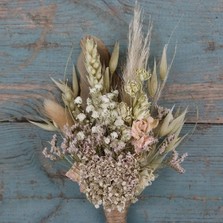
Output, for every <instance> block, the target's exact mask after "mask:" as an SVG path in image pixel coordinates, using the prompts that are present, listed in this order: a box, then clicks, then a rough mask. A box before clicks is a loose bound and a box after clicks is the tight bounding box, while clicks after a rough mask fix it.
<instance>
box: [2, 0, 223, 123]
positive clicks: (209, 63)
mask: <svg viewBox="0 0 223 223" xmlns="http://www.w3.org/2000/svg"><path fill="white" fill-rule="evenodd" d="M139 2H140V4H141V6H142V7H143V9H144V17H145V20H144V24H145V27H146V26H147V24H148V21H149V17H150V16H151V17H152V20H153V23H154V29H153V39H152V45H151V47H152V50H151V61H153V58H154V57H156V58H159V57H160V54H161V50H162V47H163V46H164V44H165V43H167V42H168V40H169V37H170V35H171V33H172V31H173V30H175V32H174V33H173V35H172V38H171V40H170V46H169V52H168V55H169V59H171V55H172V53H173V50H174V45H175V44H176V42H177V45H178V49H177V56H176V59H175V62H174V64H173V67H172V72H171V75H170V78H169V82H168V86H167V88H166V92H165V94H164V95H165V96H164V97H163V99H165V104H166V105H168V106H171V105H172V104H173V103H175V104H179V105H182V106H185V105H188V104H189V106H190V113H189V116H188V121H189V122H194V121H198V122H200V123H213V122H214V123H222V122H223V103H222V95H223V90H222V89H223V75H222V70H223V51H222V45H223V43H222V38H221V37H222V35H223V33H222V32H223V31H222V23H223V16H222V1H221V0H215V1H208V0H200V1H193V0H190V1H172V0H167V1H165V3H163V1H161V0H143V1H139ZM0 4H1V7H0V40H1V42H0V56H1V60H0V69H1V70H0V105H1V108H0V120H23V119H24V118H33V119H37V115H38V114H39V113H38V112H37V107H36V106H35V104H36V103H37V102H38V103H41V100H42V99H43V98H44V97H46V96H47V95H49V94H51V95H52V94H54V93H52V89H53V84H52V82H51V81H50V78H49V77H51V76H52V77H54V78H56V79H57V78H58V79H59V78H62V79H63V73H64V68H65V64H66V61H67V58H68V55H69V52H70V49H71V46H72V43H73V45H74V51H73V56H72V61H73V63H75V61H76V59H77V56H78V54H79V51H80V47H79V41H80V39H81V37H83V36H85V35H87V34H92V35H97V36H98V37H100V38H102V39H103V40H104V41H105V43H106V44H107V45H108V46H109V47H110V48H111V47H112V45H113V44H114V42H115V41H116V40H119V41H120V44H121V52H122V55H124V53H125V50H126V46H127V31H128V23H129V21H130V19H131V18H132V11H133V6H134V1H128V0H119V1H118V0H112V1H105V0H104V1H102V0H101V1H88V0H81V1H78V0H70V1H62V0H58V1H50V0H46V1H36V0H30V1H19V0H18V1H3V0H2V1H1V2H0ZM178 22H179V23H178ZM175 28H176V29H175ZM123 63H124V59H123ZM123 63H122V64H123ZM70 70H71V64H70V66H69V67H68V77H69V74H70ZM48 91H50V92H51V93H49V92H48ZM54 92H55V91H54ZM182 101H183V102H182ZM162 103H163V102H162ZM196 108H198V109H199V119H198V120H197V118H196ZM31 114H32V116H33V117H31Z"/></svg>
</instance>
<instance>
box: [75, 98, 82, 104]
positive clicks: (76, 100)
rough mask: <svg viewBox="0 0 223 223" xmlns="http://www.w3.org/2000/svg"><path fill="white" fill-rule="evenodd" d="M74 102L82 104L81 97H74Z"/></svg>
mask: <svg viewBox="0 0 223 223" xmlns="http://www.w3.org/2000/svg"><path fill="white" fill-rule="evenodd" d="M74 104H77V105H81V104H82V98H81V97H80V96H78V97H76V98H75V99H74Z"/></svg>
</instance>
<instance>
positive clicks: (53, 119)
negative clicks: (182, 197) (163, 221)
mask: <svg viewBox="0 0 223 223" xmlns="http://www.w3.org/2000/svg"><path fill="white" fill-rule="evenodd" d="M141 20H142V19H141V10H140V8H139V6H137V5H136V8H135V11H134V18H133V20H132V22H131V23H130V26H129V45H128V52H127V61H126V64H125V67H124V69H123V71H122V72H117V71H116V68H117V66H118V60H119V44H118V43H116V44H115V46H114V49H113V52H112V53H111V54H110V53H109V51H108V49H107V48H106V46H105V44H104V43H103V42H102V41H101V40H99V39H98V38H96V37H92V36H87V37H85V38H83V39H82V40H81V48H82V52H81V54H80V56H79V59H78V63H77V71H78V72H77V71H76V68H75V67H74V68H73V80H72V86H68V83H67V82H64V81H55V80H54V79H53V82H54V83H55V84H56V85H57V87H58V88H59V89H60V90H61V97H62V99H63V102H64V106H61V105H59V104H58V103H57V102H55V101H50V100H45V102H44V109H45V113H46V115H47V117H48V120H47V121H46V123H45V124H42V123H34V122H32V123H34V124H36V125H38V126H39V127H41V128H43V129H46V130H52V131H55V130H59V131H61V133H62V135H63V141H62V144H61V145H60V146H58V145H57V136H56V135H54V136H53V139H52V141H51V142H50V145H51V148H50V150H48V148H45V149H44V150H43V154H44V155H45V156H46V157H47V158H50V159H51V160H57V159H65V160H67V161H68V162H69V163H70V164H71V166H70V169H69V170H67V173H66V176H67V177H68V178H70V179H71V180H72V181H74V182H77V183H78V184H79V185H80V190H81V192H83V193H85V194H86V197H87V199H88V200H89V201H90V202H91V203H93V204H94V205H95V207H96V208H98V207H99V206H100V205H102V206H103V208H104V210H105V216H106V218H107V222H108V223H115V222H119V223H124V222H126V215H127V209H128V207H129V205H130V204H131V203H134V202H136V201H137V197H138V196H139V195H140V194H141V192H142V191H143V190H144V189H145V188H146V187H147V186H149V185H151V183H152V182H153V181H154V180H155V178H156V177H157V171H158V170H159V169H161V168H163V167H165V166H169V167H172V168H173V169H175V170H177V171H178V172H179V173H183V172H184V169H183V168H182V167H181V165H180V164H181V162H183V161H184V158H185V157H186V156H187V154H183V155H182V156H179V154H178V152H177V151H176V148H177V147H178V145H179V144H180V143H181V141H182V140H183V139H184V137H185V136H180V132H181V129H182V127H183V125H184V122H185V115H186V113H187V110H184V111H179V110H178V111H177V112H175V113H174V107H173V108H171V109H168V108H164V107H161V106H159V105H158V99H159V97H160V95H161V91H162V89H163V87H164V85H165V83H166V80H167V77H168V73H169V70H170V66H168V63H167V55H166V51H167V46H165V47H164V49H163V53H162V57H161V60H160V63H159V64H157V63H156V61H155V60H154V64H153V68H152V69H150V68H149V66H148V59H149V46H150V40H151V29H152V25H151V24H150V27H149V30H148V33H147V35H146V36H144V35H143V33H142V22H141ZM77 74H79V77H78V76H77Z"/></svg>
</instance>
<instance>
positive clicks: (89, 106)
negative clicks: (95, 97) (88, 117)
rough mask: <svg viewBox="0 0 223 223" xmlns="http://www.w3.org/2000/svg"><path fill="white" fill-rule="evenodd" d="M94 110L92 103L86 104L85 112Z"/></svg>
mask: <svg viewBox="0 0 223 223" xmlns="http://www.w3.org/2000/svg"><path fill="white" fill-rule="evenodd" d="M94 110H95V108H94V106H93V105H88V106H87V107H86V112H87V113H89V112H92V111H94Z"/></svg>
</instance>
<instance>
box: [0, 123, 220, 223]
mask: <svg viewBox="0 0 223 223" xmlns="http://www.w3.org/2000/svg"><path fill="white" fill-rule="evenodd" d="M192 128H193V126H192V125H187V127H186V128H185V129H184V132H187V131H191V129H192ZM0 135H1V144H2V145H3V146H1V150H0V172H1V174H0V202H1V203H0V222H1V223H9V222H11V223H12V222H13V223H19V222H32V223H34V222H47V223H49V222H54V223H55V222H56V223H57V222H58V223H60V222H68V223H69V222H73V220H72V219H75V222H76V223H81V222H83V223H84V222H89V219H91V222H97V223H102V222H104V215H103V213H102V210H101V209H100V210H97V209H95V208H94V207H93V206H92V205H91V204H90V203H89V202H88V201H87V200H86V199H85V196H84V195H83V194H81V193H80V192H79V188H78V186H77V185H76V184H74V183H73V182H71V181H70V180H68V179H66V178H65V177H64V173H63V170H65V169H66V168H65V166H64V164H62V163H61V164H59V165H54V164H53V163H52V162H51V161H48V160H46V159H45V158H44V157H43V155H42V154H41V150H42V149H43V147H44V145H46V144H45V141H47V140H49V139H50V137H51V135H52V134H51V133H48V132H45V131H40V130H39V129H38V128H36V127H34V126H32V125H30V124H26V123H20V124H16V125H15V124H7V123H5V124H2V125H1V128H0ZM222 137H223V128H222V126H204V125H199V126H198V128H197V130H196V132H195V133H194V135H193V136H192V137H191V138H189V139H188V141H186V142H185V143H184V144H183V145H182V146H181V148H180V150H181V151H182V152H183V151H188V153H189V157H188V159H187V160H186V161H185V163H184V167H185V168H186V170H187V171H186V173H185V174H184V175H179V174H177V173H176V172H174V171H172V170H171V169H165V170H163V171H160V173H159V175H160V177H159V178H158V179H157V180H156V181H155V182H154V183H153V185H152V186H150V187H149V188H147V189H146V190H145V191H144V193H143V194H142V196H141V197H140V198H139V201H138V202H137V203H136V204H135V205H132V206H131V208H130V210H129V215H128V222H129V223H135V222H138V223H142V222H163V223H167V222H193V223H194V222H202V223H204V222H207V223H212V222H213V223H217V222H219V223H220V222H222V219H223V192H222V188H223V181H222V179H223V149H222ZM12 210H13V211H12Z"/></svg>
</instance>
